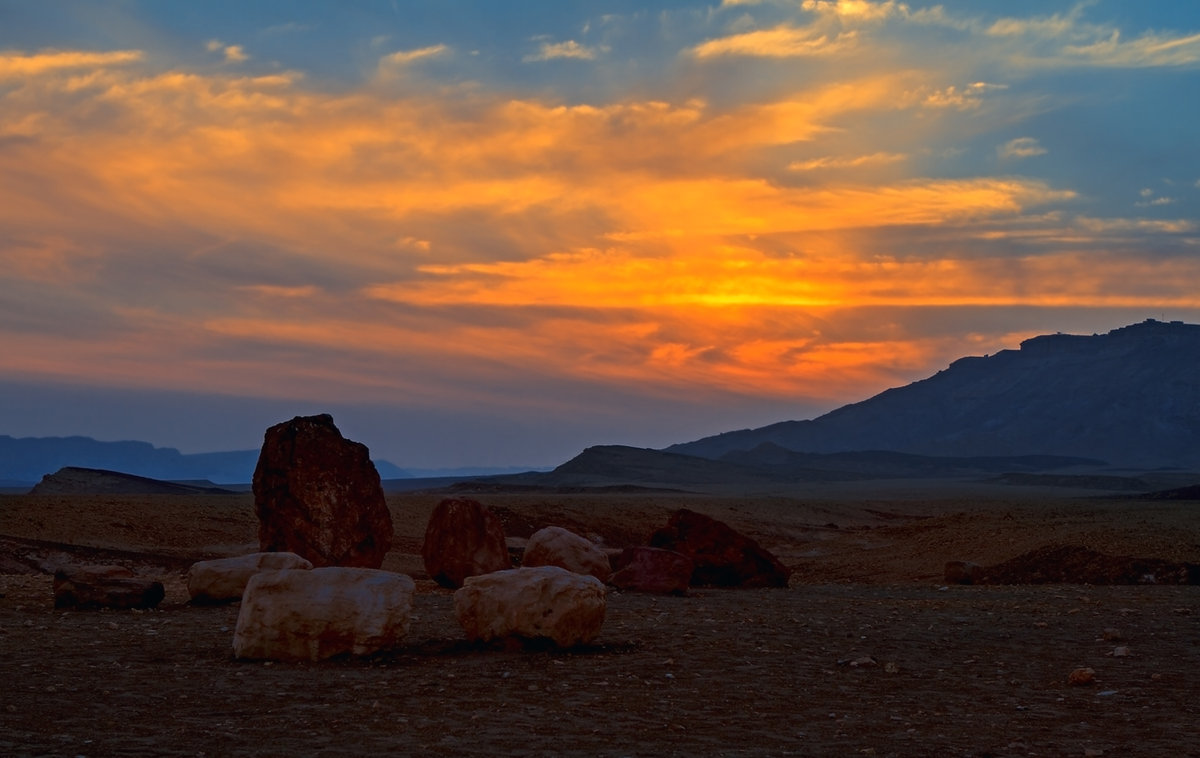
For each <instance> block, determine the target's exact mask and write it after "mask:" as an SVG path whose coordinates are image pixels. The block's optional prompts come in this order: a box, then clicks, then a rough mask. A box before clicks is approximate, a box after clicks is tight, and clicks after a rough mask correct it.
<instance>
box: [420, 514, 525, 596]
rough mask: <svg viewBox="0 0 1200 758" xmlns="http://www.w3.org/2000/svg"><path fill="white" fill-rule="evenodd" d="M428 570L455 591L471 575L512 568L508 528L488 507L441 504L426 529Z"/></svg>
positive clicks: (426, 564)
mask: <svg viewBox="0 0 1200 758" xmlns="http://www.w3.org/2000/svg"><path fill="white" fill-rule="evenodd" d="M421 557H422V558H424V560H425V571H426V572H428V574H429V578H430V579H433V580H434V581H435V582H437V583H438V584H440V585H442V586H443V587H449V588H451V589H455V588H458V587H461V586H462V585H463V581H464V580H465V579H466V578H467V577H469V576H478V575H480V574H487V573H490V572H492V571H502V570H504V569H508V568H512V559H511V558H509V554H508V545H507V543H506V542H505V539H504V526H503V525H502V524H501V523H500V519H499V518H498V517H497V516H496V514H494V513H492V511H491V510H490V509H488V507H487V506H486V505H483V504H482V503H478V502H476V501H474V500H466V499H457V498H450V499H446V500H443V501H442V502H440V503H438V505H437V507H436V508H434V509H433V513H432V514H431V515H430V516H429V524H428V525H427V526H426V527H425V543H424V545H423V546H422V548H421Z"/></svg>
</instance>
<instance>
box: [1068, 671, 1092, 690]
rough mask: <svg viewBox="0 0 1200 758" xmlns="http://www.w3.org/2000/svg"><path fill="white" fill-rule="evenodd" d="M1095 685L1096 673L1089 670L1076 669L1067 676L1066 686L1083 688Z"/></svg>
mask: <svg viewBox="0 0 1200 758" xmlns="http://www.w3.org/2000/svg"><path fill="white" fill-rule="evenodd" d="M1095 683H1096V671H1095V669H1091V668H1077V669H1075V670H1074V671H1072V672H1071V673H1070V674H1068V675H1067V684H1071V685H1074V686H1077V687H1078V686H1083V685H1089V684H1095Z"/></svg>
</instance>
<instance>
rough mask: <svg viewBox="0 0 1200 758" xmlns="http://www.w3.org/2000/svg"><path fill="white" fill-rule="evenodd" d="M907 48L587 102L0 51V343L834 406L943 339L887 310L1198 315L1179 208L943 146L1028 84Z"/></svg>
mask: <svg viewBox="0 0 1200 758" xmlns="http://www.w3.org/2000/svg"><path fill="white" fill-rule="evenodd" d="M793 7H794V6H793ZM856 8H857V9H858V10H860V11H861V12H860V13H858V15H855V12H856ZM906 8H907V6H904V5H903V4H898V3H897V4H886V3H875V4H863V5H862V6H861V7H859V6H856V5H854V4H851V3H844V4H836V5H834V4H828V3H825V4H820V5H819V6H818V5H815V4H814V6H813V8H812V9H811V10H807V11H804V10H803V9H801V10H802V11H803V12H804V13H808V14H809V15H812V16H820V17H821V18H825V17H828V18H830V19H834V18H835V17H836V19H838V20H839V21H838V23H839V24H840V23H842V20H845V23H846V26H836V27H834V26H830V27H829V28H828V29H826V28H820V29H817V28H816V27H812V26H808V27H806V26H800V25H796V24H785V25H776V26H774V27H771V28H768V29H766V30H765V31H766V32H772V31H774V32H776V33H777V35H778V36H777V38H775V39H774V40H772V38H771V37H770V36H769V35H768V36H755V35H761V34H762V33H761V32H751V33H748V34H744V35H738V34H734V35H731V36H728V37H724V38H718V39H714V40H710V41H709V42H705V43H702V44H700V45H699V46H698V47H695V46H692V45H693V42H694V41H695V40H700V39H703V38H704V35H703V34H697V35H695V36H693V37H691V38H690V39H691V40H692V41H693V42H688V43H681V44H680V48H681V49H684V50H691V51H693V52H694V54H695V56H696V57H700V58H704V57H706V56H708V57H719V56H722V55H729V56H733V55H756V56H760V57H761V56H768V57H770V56H774V55H776V53H778V54H779V55H783V56H790V57H795V55H797V53H795V52H794V51H792V52H789V50H790V49H791V48H792V47H794V46H796V45H799V46H800V47H801V48H803V47H804V45H805V44H806V43H805V40H808V41H810V42H813V45H812V46H811V47H812V49H813V50H817V49H819V48H820V47H821V45H827V46H828V45H833V46H836V45H839V44H841V45H851V46H852V45H857V44H859V43H860V42H861V40H862V38H863V37H862V35H864V34H866V33H867V31H870V30H871V29H874V28H876V27H872V26H871V24H876V25H878V24H880V23H882V20H883V19H884V17H886V18H888V19H891V18H896V19H904V20H906V21H912V20H913V16H915V12H912V13H911V14H910V15H908V16H905V13H908V11H907V10H905V9H906ZM750 10H754V9H753V8H750ZM820 14H825V15H824V16H821V15H820ZM853 19H858V21H861V22H862V23H861V24H859V23H858V21H852V20H853ZM802 20H803V19H798V20H797V21H796V23H797V24H799V23H800V21H802ZM814 35H815V36H814ZM854 35H858V36H854ZM981 36H984V35H981ZM976 39H977V38H973V40H976ZM989 39H992V40H993V42H994V43H995V44H1000V43H1001V42H1004V43H1005V44H1007V43H1006V42H1005V41H1006V40H1007V41H1011V39H1010V38H1009V37H1006V36H998V35H993V36H992V37H989ZM995 40H1000V42H995ZM214 42H215V43H216V44H215V46H214V47H213V49H212V52H213V53H219V54H222V55H227V52H226V51H227V49H228V47H229V46H226V45H225V44H224V43H221V42H219V41H215V40H214ZM545 44H547V45H552V44H558V45H566V44H567V43H551V42H549V41H547V42H546V43H545ZM889 44H890V43H889ZM705 45H711V47H709V48H707V52H704V53H702V52H701V50H702V49H705ZM722 46H724V47H723V48H722ZM1001 46H1002V47H1003V45H1001ZM568 49H573V48H563V50H568ZM579 49H583V46H582V45H580V46H579ZM872 49H874V48H872ZM1004 49H1005V50H1008V48H1007V47H1004ZM595 50H596V51H597V52H602V49H601V48H595ZM770 50H774V51H776V53H771V52H768V51H770ZM744 51H756V52H744ZM450 52H451V48H450V47H449V46H448V45H433V46H429V47H423V48H418V49H414V50H406V51H398V52H394V53H391V54H389V55H386V56H383V57H382V58H381V59H379V64H380V69H381V71H384V72H387V71H394V70H398V69H403V68H404V67H405V66H408V65H411V64H416V63H419V62H421V61H427V60H431V59H433V58H434V57H438V56H448V55H449V54H450ZM921 52H923V51H921V50H917V51H916V52H914V53H913V57H911V58H904V59H900V58H896V59H895V61H896V62H897V63H896V65H892V61H889V65H887V66H884V65H881V64H879V63H878V62H875V61H865V60H864V61H860V62H859V63H856V64H855V66H853V67H847V68H844V69H843V68H839V67H824V66H822V67H820V68H819V69H818V70H816V71H814V72H811V73H810V72H807V69H806V73H805V75H804V76H794V77H792V78H784V77H781V81H782V82H783V83H782V84H781V83H779V82H775V81H771V82H766V83H763V84H764V86H763V89H762V90H759V89H754V88H751V91H749V92H748V93H742V92H738V93H737V96H736V97H731V96H728V94H727V93H726V92H725V91H724V90H723V87H725V86H727V85H728V82H717V84H713V85H712V86H711V87H708V86H707V85H709V84H710V83H711V82H712V81H714V80H717V79H720V77H709V76H707V75H706V76H703V77H699V78H698V79H693V77H694V75H695V74H696V71H697V70H701V71H708V64H707V63H705V64H697V62H696V58H695V57H693V56H685V57H684V58H683V59H682V60H681V59H675V60H674V61H673V62H672V65H673V66H678V68H679V69H680V72H678V76H679V77H680V81H675V80H670V81H668V79H669V77H666V76H665V75H664V77H663V81H661V82H660V83H659V86H657V88H650V89H654V94H653V95H647V96H635V95H634V94H633V93H634V92H635V91H637V92H641V91H642V90H641V88H640V87H639V86H636V83H635V84H631V85H630V86H629V87H628V88H624V89H622V88H616V89H615V90H614V91H613V92H612V93H610V94H609V95H608V96H607V98H602V97H600V96H596V95H594V94H593V95H589V96H587V97H585V96H584V95H582V94H577V95H576V96H573V97H555V96H553V95H543V94H540V93H541V92H542V90H539V94H537V95H532V94H528V93H523V92H522V91H521V90H520V89H519V88H517V87H516V86H508V87H491V88H489V87H488V86H487V85H484V84H478V83H473V84H472V86H469V87H468V86H463V87H449V86H448V87H445V88H440V89H436V90H435V89H433V88H430V89H429V90H422V91H421V92H417V93H414V92H401V93H399V94H397V93H396V92H395V91H387V92H385V91H384V90H385V89H389V88H385V87H378V86H374V85H375V81H364V82H361V83H358V84H349V85H345V86H344V87H341V88H337V87H329V86H323V87H322V86H315V85H310V84H309V83H308V81H307V80H306V79H305V77H304V76H303V75H301V74H299V73H295V72H285V73H278V74H272V75H269V76H238V75H236V74H235V71H234V70H232V69H230V68H226V67H215V69H216V70H215V72H214V71H213V70H202V71H194V70H189V69H188V68H186V67H185V66H181V65H175V66H167V67H163V68H162V69H161V70H147V69H146V67H144V66H141V65H139V66H133V65H128V64H131V63H134V62H141V61H142V58H141V54H140V53H136V52H132V53H131V52H129V51H126V52H121V51H118V52H115V53H111V54H109V53H104V54H84V53H74V54H72V53H53V54H50V53H38V54H32V55H20V54H5V55H4V56H3V57H0V76H7V77H8V78H7V79H5V82H6V85H7V86H6V88H5V89H3V90H0V107H2V108H3V110H4V113H5V121H4V127H3V128H4V129H5V130H7V131H6V135H12V136H11V137H8V136H6V140H7V141H5V142H4V143H3V144H2V145H0V174H2V175H3V176H4V177H5V181H4V182H3V183H0V257H2V259H3V260H4V261H5V264H6V265H5V266H4V267H3V270H2V271H0V293H5V296H4V297H0V324H2V325H3V326H0V339H2V340H3V344H4V346H5V349H6V354H9V355H12V356H15V357H14V358H13V361H14V362H13V365H12V368H11V370H12V371H21V372H25V373H27V374H28V375H31V376H37V377H47V378H57V379H63V380H69V379H71V378H73V377H78V376H81V375H85V374H86V375H88V376H89V377H90V376H95V377H96V380H97V381H99V382H105V383H111V384H132V385H135V386H144V385H160V386H172V387H176V388H189V387H190V388H196V389H203V390H205V391H211V390H214V389H219V390H220V391H222V392H246V393H251V394H253V393H260V394H261V393H264V392H267V391H268V390H266V389H264V388H270V391H271V392H278V393H279V394H280V395H283V396H286V397H299V398H309V399H312V400H313V401H314V402H315V401H318V400H322V399H324V398H328V397H332V396H338V397H345V398H347V399H348V400H353V401H359V400H362V401H367V400H370V401H379V402H390V401H391V400H392V399H394V398H395V397H397V396H399V395H403V396H406V397H413V398H419V399H420V400H422V401H424V400H426V399H428V400H429V401H430V402H437V403H444V404H447V405H454V404H455V403H459V402H462V401H464V399H466V400H469V401H470V402H478V403H481V404H486V403H492V404H498V403H502V402H512V403H517V402H520V403H526V404H528V405H529V407H531V408H538V407H542V408H544V407H546V406H541V405H540V404H541V403H542V402H543V396H545V397H546V398H550V396H552V395H553V396H554V399H553V400H551V399H545V402H546V403H551V402H553V403H561V404H562V405H563V406H564V407H565V406H567V405H569V404H570V402H572V401H571V399H570V397H571V396H574V397H583V396H586V397H589V398H591V397H595V391H596V389H597V388H605V390H606V391H609V392H621V393H628V394H630V395H637V396H651V395H653V396H656V397H672V396H674V397H678V396H680V395H686V396H688V397H700V396H704V397H720V398H724V399H728V398H731V397H735V396H736V397H746V396H755V395H760V394H761V395H767V396H770V397H772V398H786V399H788V401H789V402H791V401H794V400H795V398H798V397H807V398H813V397H817V398H831V397H832V395H833V394H837V393H840V394H839V396H838V399H841V400H843V401H849V400H853V399H857V397H859V396H862V395H864V394H866V393H869V392H873V391H878V390H879V389H880V388H882V387H883V386H889V385H888V384H886V383H887V382H891V381H895V380H900V379H905V378H907V379H911V378H915V376H916V375H920V374H923V373H925V372H926V371H927V370H928V368H929V367H930V362H931V361H938V360H941V359H942V358H944V357H954V355H955V353H957V352H958V351H959V349H960V348H961V346H962V344H963V343H962V342H961V340H959V341H953V340H951V339H950V338H948V337H946V338H942V337H939V338H934V337H929V336H927V335H923V334H920V333H918V332H917V331H916V330H912V331H907V332H899V331H898V332H896V333H891V334H889V333H888V331H887V328H888V327H885V326H884V325H885V324H889V325H894V324H897V323H900V322H901V321H903V320H904V319H905V318H908V319H909V320H912V319H914V318H915V317H914V316H912V314H914V313H917V312H929V311H930V310H935V309H939V308H943V309H949V308H959V309H963V310H964V311H969V310H971V309H977V310H980V311H987V312H989V313H995V312H998V311H999V310H1000V309H1017V310H1019V309H1032V308H1043V307H1044V308H1056V309H1060V310H1062V311H1063V312H1066V311H1071V309H1072V308H1147V307H1155V308H1159V307H1163V306H1164V305H1167V304H1170V305H1172V306H1178V307H1179V308H1191V307H1200V304H1198V303H1197V296H1196V295H1195V294H1194V293H1193V292H1192V291H1191V290H1190V289H1189V288H1188V286H1187V285H1188V283H1190V282H1195V281H1197V279H1198V277H1200V263H1195V262H1193V257H1192V256H1185V255H1174V254H1173V251H1175V250H1179V249H1183V248H1188V249H1191V250H1194V249H1195V246H1196V244H1197V242H1196V240H1197V230H1196V228H1195V224H1194V223H1193V222H1188V221H1186V220H1178V219H1177V220H1167V219H1140V218H1132V219H1125V218H1105V217H1103V214H1101V213H1099V212H1098V211H1096V213H1097V217H1082V216H1073V215H1071V210H1072V208H1074V207H1075V205H1076V204H1077V203H1078V202H1079V194H1078V188H1076V187H1073V186H1071V185H1070V183H1069V182H1068V181H1066V180H1063V179H1061V178H1057V177H1055V176H1052V175H1045V176H995V175H990V174H989V173H987V172H988V171H989V170H991V169H992V168H994V161H988V162H987V164H993V165H987V164H977V165H974V166H972V165H971V164H969V163H968V162H967V160H966V158H965V157H964V156H969V154H970V152H972V151H973V152H974V153H981V152H984V151H982V150H980V149H979V145H986V146H988V147H989V148H990V147H991V146H992V145H995V144H996V143H997V142H1000V141H1002V140H1004V139H1005V138H1007V137H1008V136H1010V135H1011V134H1013V133H1017V134H1020V133H1021V131H1018V130H1019V129H1021V128H1022V127H1021V126H1020V123H1021V118H1022V115H1023V111H1021V110H1020V109H1019V108H1014V109H1011V110H1010V109H1008V106H1009V105H1010V104H1011V103H1010V102H1009V99H1010V97H1011V96H1010V95H1005V100H1006V102H1005V106H1006V110H1005V113H1004V114H1003V118H998V119H993V118H992V114H991V113H989V112H988V110H987V109H986V108H985V107H984V106H986V105H987V103H988V98H989V96H991V95H994V94H996V93H999V92H1012V91H1015V90H1017V89H1020V90H1021V91H1022V92H1025V91H1033V94H1032V95H1030V98H1034V97H1036V96H1037V95H1039V94H1040V93H1039V92H1037V91H1036V90H1037V86H1036V85H1037V83H1036V82H1032V83H1031V82H1030V81H1029V80H1023V81H1021V82H1020V86H1019V87H1018V86H1017V85H1016V84H1014V85H1012V86H1013V90H1005V89H1004V88H1005V86H1008V85H1005V84H998V83H991V81H992V79H991V77H990V75H989V76H987V77H985V76H984V75H982V74H980V73H979V72H978V71H977V70H976V69H974V68H971V66H970V65H960V64H961V63H962V59H958V58H956V59H954V60H951V61H947V62H945V63H943V64H941V65H940V66H939V65H935V64H934V63H932V62H928V59H925V58H921V57H920V55H919V53H921ZM799 54H801V55H803V54H807V53H799ZM812 54H813V55H817V56H818V57H819V55H821V54H823V53H812ZM55 56H58V57H55ZM88 56H92V57H88ZM966 60H967V62H968V63H971V61H972V60H973V59H969V58H968V59H966ZM13 61H18V62H17V63H13ZM913 61H916V62H917V63H920V62H922V61H926V62H925V63H922V65H916V63H914V62H913ZM769 63H770V62H769V61H768V64H769ZM810 63H812V62H811V61H806V62H805V66H806V67H807V66H808V65H809V64H810ZM817 63H819V62H817ZM901 64H903V65H901ZM814 65H816V64H814ZM839 65H840V64H839ZM6 66H7V68H6ZM553 68H554V67H553V66H550V67H544V68H539V69H538V70H539V71H542V72H543V73H545V72H548V71H549V70H550V69H553ZM587 68H588V69H589V70H590V69H592V68H602V66H596V67H591V66H589V67H587ZM781 68H788V69H789V70H792V69H795V66H793V65H790V64H789V65H788V66H784V67H781ZM985 68H986V67H985ZM526 70H527V71H530V70H529V69H526ZM14 71H17V72H19V73H13V72H14ZM710 73H711V72H710ZM35 74H36V76H35ZM771 76H774V74H771ZM984 78H987V79H988V81H987V82H985V81H982V80H983V79H984ZM14 81H16V84H13V82H14ZM697 81H699V82H700V83H701V84H704V85H705V86H700V85H698V84H696V82H697ZM733 81H734V82H735V83H736V81H737V80H733ZM953 82H957V83H954V84H952V83H953ZM755 83H756V84H758V82H755ZM767 85H770V86H767ZM582 91H590V90H582ZM573 92H574V91H573ZM681 93H682V94H681ZM1011 99H1013V100H1015V99H1016V98H1011ZM1043 107H1048V106H1043ZM998 135H1003V136H998ZM1004 147H1005V146H1002V148H1001V149H1002V151H1003V150H1004ZM1007 147H1008V148H1009V151H1010V152H1011V156H1010V157H1024V155H1033V154H1036V151H1039V150H1042V148H1041V147H1040V146H1039V144H1038V143H1037V142H1036V141H1034V140H1033V138H1030V137H1023V138H1019V139H1017V140H1012V141H1010V142H1009V143H1007ZM986 154H987V155H992V153H991V151H990V149H989V150H987V151H986ZM1023 165H1024V164H1023ZM1029 165H1033V166H1036V163H1035V162H1030V164H1029ZM1139 181H1142V182H1147V181H1150V180H1148V179H1140V180H1139ZM1138 186H1140V185H1138ZM1139 199H1143V200H1145V201H1146V202H1154V201H1155V200H1160V199H1161V198H1157V197H1156V196H1155V195H1153V194H1151V195H1150V196H1147V197H1146V198H1139ZM1128 200H1129V198H1128V196H1127V195H1126V196H1125V197H1124V198H1123V199H1120V201H1119V202H1120V203H1121V204H1124V205H1126V207H1127V203H1128ZM1089 207H1092V208H1093V209H1094V208H1095V207H1096V206H1093V205H1089ZM1180 215H1186V214H1180ZM47 230H53V231H52V232H50V231H47ZM1081 250H1086V251H1088V252H1087V255H1083V254H1082V253H1079V252H1077V251H1081ZM1128 250H1136V251H1137V252H1136V254H1128V252H1127V251H1128ZM11 293H17V294H11ZM30 303H35V304H39V308H40V310H38V311H37V314H38V315H37V316H36V317H33V316H29V315H26V314H29V313H30V310H29V307H28V306H29V304H30ZM1072 312H1074V311H1072ZM870 314H873V315H870ZM905 314H907V315H905ZM56 319H57V321H56ZM850 322H853V324H854V326H853V328H850V327H848V326H844V325H845V324H847V323H850ZM79 324H86V325H88V333H87V334H80V333H78V331H77V330H78V325H79ZM1011 331H1012V329H1009V330H1008V331H1005V332H1003V334H1004V335H1007V334H1009V333H1010V332H1011ZM980 339H981V340H982V341H981V342H980V343H978V344H981V345H983V344H986V345H991V344H992V343H991V342H989V341H988V340H991V339H993V338H992V337H990V336H988V337H986V339H985V338H980ZM995 339H1000V337H995ZM972 344H976V343H972ZM93 366H95V367H96V370H95V371H93V370H92V368H93ZM531 366H536V367H537V372H536V373H537V374H538V382H539V384H538V385H537V386H538V390H537V391H536V392H532V393H531V392H530V391H529V390H528V386H529V384H528V383H529V381H530V379H529V376H530V367H531ZM522 387H525V388H526V389H524V390H523V389H522ZM554 387H557V390H554V391H552V390H551V388H554ZM581 388H582V389H581ZM583 390H586V392H585V391H583ZM685 390H686V392H685ZM556 392H557V395H556V394H555V393H556ZM514 398H517V399H514Z"/></svg>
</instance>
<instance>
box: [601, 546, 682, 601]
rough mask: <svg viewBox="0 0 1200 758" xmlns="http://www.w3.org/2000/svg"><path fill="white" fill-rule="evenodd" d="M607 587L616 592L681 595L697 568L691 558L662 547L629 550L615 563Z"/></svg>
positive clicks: (622, 553) (617, 558) (632, 548)
mask: <svg viewBox="0 0 1200 758" xmlns="http://www.w3.org/2000/svg"><path fill="white" fill-rule="evenodd" d="M613 568H614V569H615V571H614V573H613V575H612V576H610V577H609V579H608V583H609V584H611V585H612V586H614V587H616V588H617V589H621V590H629V591H633V592H651V593H655V594H659V595H682V594H685V593H686V592H687V588H688V585H689V584H691V581H692V572H693V571H694V570H695V564H694V563H693V562H692V559H691V558H688V557H687V556H686V555H684V554H683V553H677V552H675V551H674V550H664V549H663V548H659V547H631V548H626V549H625V550H624V551H622V552H621V554H620V555H619V556H617V557H616V559H615V560H614V561H613Z"/></svg>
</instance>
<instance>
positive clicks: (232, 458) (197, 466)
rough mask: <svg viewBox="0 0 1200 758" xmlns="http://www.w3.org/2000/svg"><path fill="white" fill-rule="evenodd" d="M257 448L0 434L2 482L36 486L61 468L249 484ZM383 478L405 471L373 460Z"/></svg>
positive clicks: (401, 475)
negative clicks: (194, 449) (183, 448)
mask: <svg viewBox="0 0 1200 758" xmlns="http://www.w3.org/2000/svg"><path fill="white" fill-rule="evenodd" d="M258 454H259V451H258V450H232V451H228V452H219V453H193V454H184V453H180V452H179V451H178V450H176V449H175V448H171V447H154V446H153V445H151V444H150V443H148V442H136V441H126V442H99V441H97V440H94V439H92V438H91V437H22V438H14V437H9V436H7V435H0V480H7V481H8V482H10V484H15V483H16V482H29V483H31V484H32V483H34V482H38V481H40V480H41V478H42V477H43V476H45V475H46V474H51V473H54V472H56V471H58V470H59V469H61V468H64V467H69V466H74V467H79V468H90V469H103V470H107V471H119V472H122V473H125V474H131V475H134V476H141V477H146V478H149V479H158V480H163V481H183V480H208V481H211V482H218V483H221V484H227V483H247V482H249V481H250V480H251V479H252V478H253V477H254V467H255V466H256V465H257V464H258ZM375 467H376V469H378V470H379V475H380V477H381V478H384V479H401V478H407V477H408V476H409V474H408V472H406V471H404V470H403V469H400V468H397V467H396V466H394V465H392V464H391V463H388V462H387V461H375Z"/></svg>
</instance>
